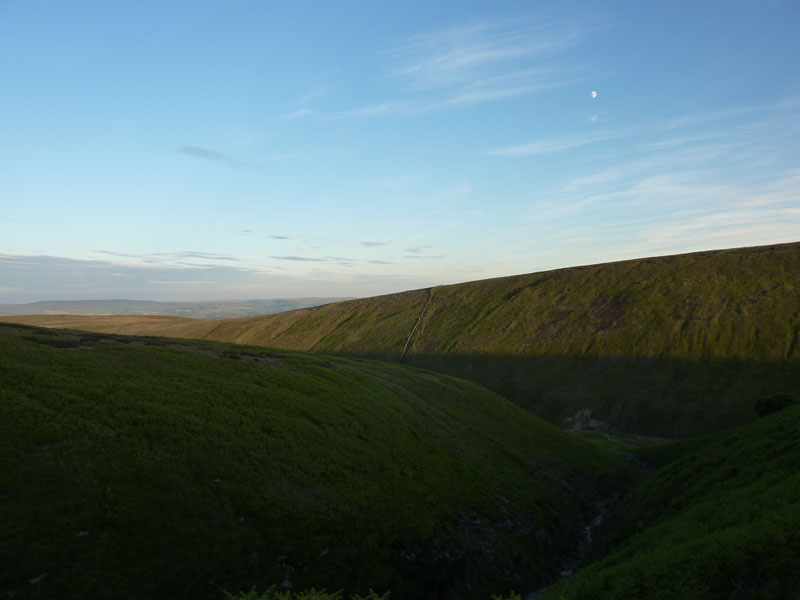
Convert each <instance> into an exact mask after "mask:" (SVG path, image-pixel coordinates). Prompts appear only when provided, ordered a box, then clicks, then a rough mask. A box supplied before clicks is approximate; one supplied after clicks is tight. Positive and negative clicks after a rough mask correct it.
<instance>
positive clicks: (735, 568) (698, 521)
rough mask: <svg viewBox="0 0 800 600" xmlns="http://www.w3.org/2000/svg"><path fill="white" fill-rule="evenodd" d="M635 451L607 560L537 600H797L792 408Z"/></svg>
mask: <svg viewBox="0 0 800 600" xmlns="http://www.w3.org/2000/svg"><path fill="white" fill-rule="evenodd" d="M640 452H641V457H642V458H643V459H645V460H648V461H651V462H652V463H653V464H654V465H657V466H660V468H659V469H658V470H657V471H655V472H654V473H653V474H651V475H650V476H648V477H645V478H644V479H642V480H641V481H640V482H639V483H638V484H637V485H636V486H635V487H634V489H633V491H632V492H631V493H630V495H628V496H627V498H626V499H625V500H624V501H623V503H622V504H621V505H620V506H619V508H618V510H617V515H616V519H615V520H614V526H615V529H614V531H613V539H614V540H616V542H615V543H613V544H611V550H612V551H611V552H609V553H608V554H607V555H606V556H605V557H604V558H601V559H600V560H598V562H596V563H594V564H591V565H589V566H587V567H586V568H584V569H582V570H579V571H578V572H577V573H576V574H575V575H574V576H573V577H572V578H571V579H570V580H568V581H565V582H563V583H561V584H560V585H558V586H555V587H554V588H553V589H552V590H551V591H550V592H549V593H548V595H547V596H545V598H552V599H554V600H556V599H559V598H565V599H567V600H582V599H586V600H589V599H592V600H594V599H596V598H603V599H604V600H615V599H620V600H622V599H626V600H627V599H630V598H650V599H653V600H659V599H664V600H667V599H668V600H672V599H674V598H681V599H687V600H691V599H711V598H720V599H723V598H724V599H728V598H753V599H764V600H768V599H773V598H787V599H790V598H800V591H798V590H800V571H798V569H797V566H798V565H800V470H798V465H800V406H793V407H790V408H787V409H785V410H782V411H780V412H776V413H774V414H772V415H770V416H767V417H763V418H761V419H758V420H756V421H754V422H752V423H750V424H748V425H745V426H741V427H737V428H734V429H730V430H727V431H724V432H719V433H715V434H711V435H708V436H704V437H702V438H696V439H693V440H688V441H685V442H677V443H671V444H665V445H657V446H652V447H649V448H646V449H644V450H641V451H640Z"/></svg>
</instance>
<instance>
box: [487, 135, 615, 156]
mask: <svg viewBox="0 0 800 600" xmlns="http://www.w3.org/2000/svg"><path fill="white" fill-rule="evenodd" d="M620 137H624V134H613V133H605V134H595V133H592V134H587V135H573V136H564V137H560V138H550V139H545V140H536V141H533V142H528V143H525V144H518V145H515V146H507V147H505V148H497V149H494V150H489V152H487V154H489V155H490V156H511V157H513V156H535V155H537V154H550V153H552V152H563V151H564V150H571V149H572V148H578V147H580V146H586V145H588V144H594V143H596V142H603V141H607V140H613V139H616V138H620Z"/></svg>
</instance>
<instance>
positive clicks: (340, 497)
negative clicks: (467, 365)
mask: <svg viewBox="0 0 800 600" xmlns="http://www.w3.org/2000/svg"><path fill="white" fill-rule="evenodd" d="M0 382H1V383H0V564H2V565H3V567H2V569H0V595H3V596H4V597H5V596H9V597H11V596H13V597H15V598H81V599H83V598H192V599H195V600H196V599H199V598H209V599H215V600H216V599H219V598H221V597H222V592H221V591H222V590H223V589H228V590H231V591H236V590H242V589H249V588H250V586H252V585H258V586H260V587H262V588H264V587H266V586H267V585H269V584H271V583H276V582H277V583H280V582H281V581H284V580H285V579H288V580H289V581H291V582H292V584H293V585H294V586H296V587H297V588H302V587H308V586H311V585H316V586H326V587H328V589H338V588H344V589H345V590H347V591H349V592H364V591H366V589H367V588H368V587H369V586H373V587H375V588H376V589H390V590H392V598H398V599H401V598H405V597H423V595H424V594H425V593H427V591H429V590H431V589H438V590H440V591H441V592H442V594H444V596H443V597H480V598H485V597H488V595H489V592H490V591H496V590H499V589H504V587H505V586H506V584H507V582H508V581H514V582H517V583H519V585H520V586H532V587H533V586H535V585H534V584H535V582H537V581H541V580H543V579H546V578H547V577H549V576H550V574H551V572H552V570H553V569H554V568H555V566H556V564H557V562H558V556H559V555H560V554H561V553H563V552H564V551H566V550H568V549H569V548H570V547H571V546H572V544H573V543H574V540H573V538H574V536H575V535H577V533H578V531H577V530H578V527H579V523H580V522H581V521H582V519H583V518H584V516H585V513H586V511H587V510H588V507H589V506H590V505H591V502H592V501H593V498H594V497H595V496H596V495H597V494H600V493H605V492H604V488H606V487H608V486H609V485H611V484H612V483H613V482H614V481H616V480H617V478H618V477H619V476H620V473H621V470H622V469H623V466H624V465H623V461H621V459H619V458H618V457H613V456H610V455H607V453H603V452H598V451H597V450H596V449H594V448H592V447H590V446H588V445H586V444H585V443H583V442H581V441H580V440H576V439H573V438H571V437H569V436H567V435H565V434H564V433H562V432H561V431H560V430H558V429H557V428H555V427H553V426H551V425H549V424H547V423H545V422H544V421H542V420H540V419H538V418H537V417H535V416H534V415H532V414H530V413H528V412H526V411H524V410H522V409H520V408H518V407H516V406H514V405H513V404H511V403H509V402H507V401H505V400H503V399H502V398H500V397H499V396H497V395H495V394H493V393H491V392H489V391H487V390H485V389H483V388H480V387H479V386H477V385H475V384H472V383H469V382H466V381H461V380H457V379H453V378H450V377H447V376H441V375H437V374H433V373H430V372H426V371H421V370H417V369H412V368H408V367H403V366H397V365H391V364H383V363H378V362H374V361H369V360H355V359H344V358H331V357H327V356H319V355H317V356H311V355H305V354H299V353H291V352H278V351H265V350H263V349H259V348H252V347H250V348H248V347H241V346H234V345H230V344H220V343H215V342H177V341H174V340H166V339H158V338H145V337H139V338H135V337H124V336H104V335H101V334H96V333H80V332H70V331H58V330H43V329H37V328H30V327H25V326H21V325H0ZM509 578H510V579H509ZM515 585H516V584H515Z"/></svg>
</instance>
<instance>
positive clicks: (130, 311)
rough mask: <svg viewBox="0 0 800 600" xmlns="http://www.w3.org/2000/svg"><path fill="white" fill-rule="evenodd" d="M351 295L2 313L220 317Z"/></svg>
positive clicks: (63, 303) (100, 304) (31, 306)
mask: <svg viewBox="0 0 800 600" xmlns="http://www.w3.org/2000/svg"><path fill="white" fill-rule="evenodd" d="M346 299H347V298H272V299H269V300H221V301H219V302H154V301H151V300H48V301H43V302H30V303H28V304H0V316H10V315H33V314H58V315H174V316H180V317H191V318H193V319H219V318H226V317H245V316H248V315H264V314H272V313H279V312H285V311H287V310H296V309H298V308H307V307H309V306H320V305H321V304H329V303H331V302H339V301H341V300H346Z"/></svg>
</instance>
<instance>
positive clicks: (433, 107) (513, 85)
mask: <svg viewBox="0 0 800 600" xmlns="http://www.w3.org/2000/svg"><path fill="white" fill-rule="evenodd" d="M585 29H586V26H585V24H579V23H578V22H576V21H572V22H568V21H544V20H541V21H537V22H532V21H528V22H525V23H523V24H519V23H517V22H510V21H509V22H490V21H484V22H477V23H469V24H456V25H453V26H452V27H448V28H446V29H441V30H438V31H433V32H428V33H423V34H419V35H415V36H412V37H409V38H406V39H405V40H402V41H400V42H399V43H398V44H396V45H395V46H394V47H393V48H391V49H390V50H389V51H388V52H387V54H386V56H387V59H388V62H389V63H390V64H389V66H388V67H387V69H386V72H385V73H384V75H383V76H382V77H381V79H382V80H383V81H386V82H390V83H393V84H395V85H396V86H397V88H398V90H399V91H400V92H401V93H402V97H401V98H400V99H393V100H390V101H386V102H382V103H375V104H370V105H367V106H363V107H359V108H355V109H350V110H343V111H339V112H333V113H329V114H327V115H325V118H326V119H354V120H355V119H368V118H376V117H401V116H412V115H418V114H421V113H425V112H431V111H437V110H445V109H450V108H458V107H466V106H470V105H476V104H481V103H485V102H493V101H498V100H503V99H507V98H514V97H520V96H526V95H530V94H535V93H539V92H542V91H545V90H548V89H552V88H556V87H560V86H564V85H568V84H570V83H574V82H576V81H581V80H583V79H585V78H586V77H588V76H589V73H590V72H591V71H590V70H589V69H588V66H587V65H583V66H582V67H577V66H575V65H572V64H554V62H553V61H554V60H556V59H554V57H558V56H559V53H563V52H564V51H565V50H567V49H569V48H572V47H574V46H575V45H577V44H579V43H580V41H581V39H582V37H583V33H584V30H585ZM545 60H546V61H547V64H545V62H544V61H545ZM594 71H595V72H596V69H594Z"/></svg>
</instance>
